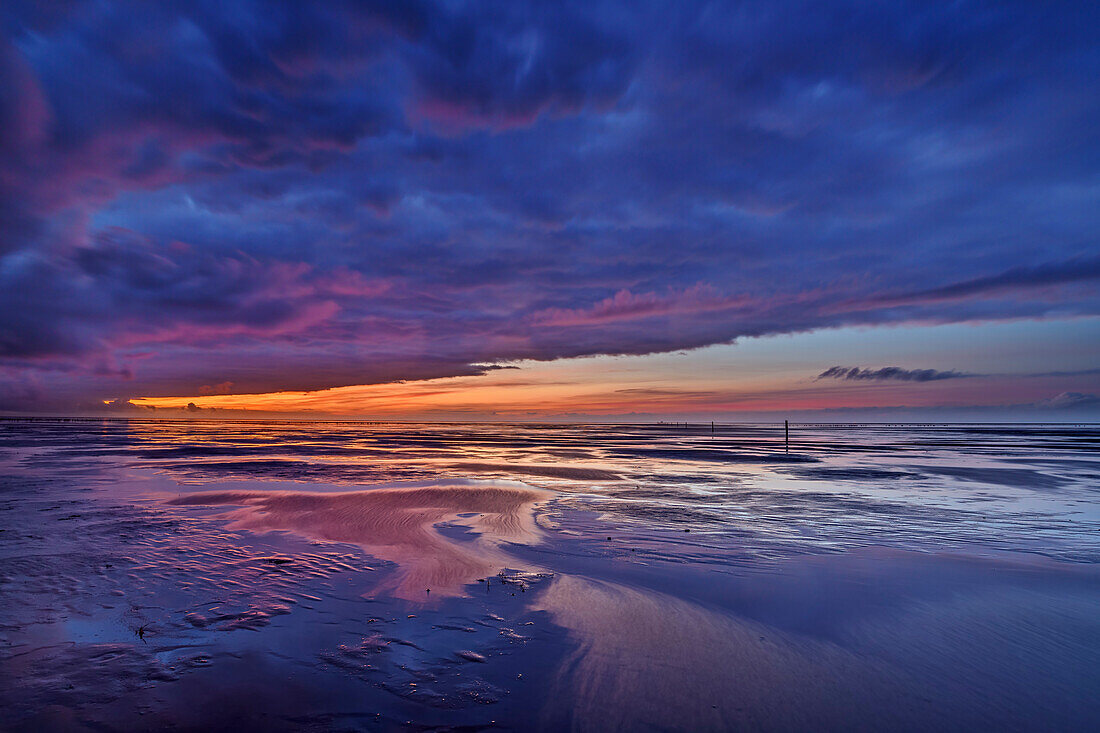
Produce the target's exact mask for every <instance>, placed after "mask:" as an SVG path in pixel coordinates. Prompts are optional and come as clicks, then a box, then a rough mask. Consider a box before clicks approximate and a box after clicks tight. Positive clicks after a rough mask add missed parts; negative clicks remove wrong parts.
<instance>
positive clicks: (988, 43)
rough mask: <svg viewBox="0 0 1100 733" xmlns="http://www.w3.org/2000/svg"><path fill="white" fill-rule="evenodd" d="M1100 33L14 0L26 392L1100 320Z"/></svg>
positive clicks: (9, 293)
mask: <svg viewBox="0 0 1100 733" xmlns="http://www.w3.org/2000/svg"><path fill="white" fill-rule="evenodd" d="M1096 27H1097V24H1096V17H1095V10H1094V9H1093V8H1092V6H1090V5H1089V4H1087V3H1074V2H1057V1H1055V2H1050V3H1043V4H1041V6H1040V5H1038V4H1035V3H1028V2H984V1H983V2H971V3H963V4H960V3H957V2H920V3H908V2H902V3H890V4H883V3H866V2H854V1H852V2H849V1H848V0H842V1H841V2H838V3H829V4H820V3H806V2H802V1H801V0H781V1H780V2H774V3H759V4H752V5H750V6H742V5H733V4H730V5H726V4H723V3H710V2H705V3H704V2H698V3H696V2H678V3H660V2H654V3H637V2H629V3H626V2H603V1H602V0H601V1H597V2H586V3H572V2H565V3H552V4H549V5H548V4H546V3H541V2H488V3H460V4H455V3H449V2H438V3H437V2H432V0H412V1H410V2H401V3H394V2H382V1H374V0H369V1H367V2H354V3H353V2H342V1H338V2H331V3H302V2H291V1H275V2H265V3H245V2H231V1H230V2H227V1H225V0H219V1H218V2H213V1H212V0H195V1H194V2H187V3H146V2H136V1H133V2H130V1H126V0H97V1H95V2H92V1H91V0H87V1H85V0H75V1H74V2H65V3H38V2H30V1H26V0H10V2H6V3H4V4H3V7H2V8H0V409H20V410H22V409H67V408H71V407H72V406H73V405H77V404H87V403H90V402H102V401H104V400H111V399H114V398H116V397H118V396H120V395H122V396H124V397H134V398H137V397H142V396H149V395H165V394H189V395H198V394H201V393H205V392H212V393H217V392H230V391H231V392H233V393H249V392H264V391H275V390H298V389H318V388H323V387H330V386H336V385H349V384H365V383H376V382H385V381H392V380H402V379H406V380H407V379H424V378H431V377H441V376H452V375H473V374H480V373H483V372H484V370H485V369H486V367H485V366H484V365H486V364H493V363H497V362H501V361H509V360H516V359H539V360H551V359H558V358H562V357H570V356H585V355H593V354H645V353H651V352H661V351H672V350H678V349H690V348H694V347H699V346H704V345H708V344H715V343H727V342H731V341H733V340H735V339H738V338H741V337H747V336H760V335H768V334H782V333H796V332H804V331H807V330H812V329H818V328H825V327H842V326H851V325H871V326H873V325H880V324H893V323H902V322H920V323H928V322H932V323H951V322H972V321H981V322H988V321H990V320H1002V319H1023V318H1027V319H1034V318H1045V317H1052V316H1057V317H1059V318H1072V317H1076V316H1089V315H1098V314H1100V289H1098V288H1097V283H1098V282H1100V260H1098V259H1097V257H1096V254H1095V251H1096V240H1095V236H1096V232H1097V231H1098V230H1100V205H1098V204H1100V201H1098V198H1097V188H1096V183H1095V171H1096V169H1097V165H1098V161H1097V150H1100V144H1098V139H1097V130H1100V97H1098V96H1097V95H1096V94H1095V80H1096V78H1097V77H1098V76H1100V56H1098V55H1097V54H1096V53H1095V49H1096V40H1097V39H1096V31H1095V29H1096ZM1052 366H1053V367H1056V366H1057V365H1056V364H1052ZM849 378H852V379H860V378H862V377H844V379H849ZM868 378H869V379H879V378H883V379H905V377H898V376H894V377H868ZM937 378H944V379H946V378H947V377H937ZM910 381H920V378H918V377H914V378H912V379H911V380H910ZM224 385H229V386H224Z"/></svg>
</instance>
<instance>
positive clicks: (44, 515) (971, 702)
mask: <svg viewBox="0 0 1100 733" xmlns="http://www.w3.org/2000/svg"><path fill="white" fill-rule="evenodd" d="M1098 447H1100V428H1097V427H1096V426H1089V425H1057V426H1055V425H1046V426H1040V425H1032V426H1026V425H1016V426H1009V425H953V426H952V425H939V426H934V425H922V426H915V425H893V426H889V425H858V426H857V425H834V426H823V425H815V426H811V425H793V424H792V426H791V433H790V440H789V443H788V442H786V441H785V438H784V432H783V426H782V425H779V426H776V425H725V424H720V425H717V426H713V427H712V426H711V425H710V424H680V425H519V424H516V425H500V424H469V425H461V424H399V423H392V424H381V423H360V422H335V421H332V422H315V423H304V422H290V421H286V422H280V421H239V422H213V421H186V420H178V421H156V420H67V421H63V420H48V419H40V420H5V421H0V476H2V479H0V516H2V517H3V522H2V524H0V528H2V530H3V531H0V594H2V597H3V603H2V604H0V728H2V729H4V730H28V731H30V730H35V731H41V730H104V729H107V730H150V729H158V730H159V729H175V730H199V729H202V730H436V729H443V730H452V729H454V730H576V731H606V730H685V731H688V730H690V731H704V730H777V731H786V730H886V729H889V730H927V729H931V728H934V729H939V730H960V731H961V730H993V729H1001V730H1035V729H1043V730H1067V731H1068V730H1088V729H1094V728H1096V727H1097V726H1100V700H1098V699H1097V697H1096V695H1095V690H1096V689H1100V614H1097V613H1096V609H1097V608H1100V566H1098V564H1097V563H1098V561H1100V508H1098V507H1100V502H1097V498H1098V492H1100V453H1098V452H1097V448H1098Z"/></svg>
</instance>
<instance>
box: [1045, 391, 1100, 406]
mask: <svg viewBox="0 0 1100 733" xmlns="http://www.w3.org/2000/svg"><path fill="white" fill-rule="evenodd" d="M1035 406H1036V407H1040V408H1052V409H1055V410H1073V409H1078V408H1090V407H1100V397H1098V396H1097V395H1094V394H1086V393H1083V392H1062V393H1061V394H1057V395H1055V396H1054V397H1051V398H1049V399H1046V400H1040V401H1039V402H1036V403H1035Z"/></svg>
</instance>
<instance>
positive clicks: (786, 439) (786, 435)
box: [783, 420, 791, 453]
mask: <svg viewBox="0 0 1100 733" xmlns="http://www.w3.org/2000/svg"><path fill="white" fill-rule="evenodd" d="M790 450H791V423H790V421H789V420H784V421H783V452H784V453H789V452H790Z"/></svg>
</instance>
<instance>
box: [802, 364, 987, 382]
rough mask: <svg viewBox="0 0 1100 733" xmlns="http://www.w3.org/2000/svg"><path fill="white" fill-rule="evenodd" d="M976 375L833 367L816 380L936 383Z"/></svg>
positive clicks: (932, 370)
mask: <svg viewBox="0 0 1100 733" xmlns="http://www.w3.org/2000/svg"><path fill="white" fill-rule="evenodd" d="M975 376H979V375H976V374H967V373H966V372H957V371H954V370H949V371H940V370H938V369H902V368H901V367H893V366H892V367H882V368H881V369H860V368H859V367H844V366H834V367H829V368H828V369H826V370H825V371H823V372H821V374H818V375H817V378H818V379H844V380H848V381H859V382H864V381H873V382H881V381H890V380H896V381H899V382H938V381H940V380H942V379H962V378H964V377H975Z"/></svg>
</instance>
